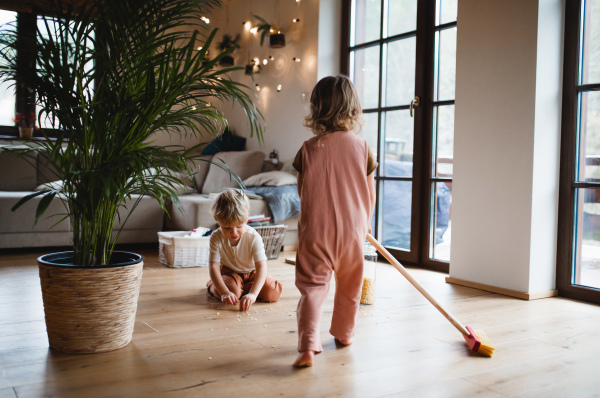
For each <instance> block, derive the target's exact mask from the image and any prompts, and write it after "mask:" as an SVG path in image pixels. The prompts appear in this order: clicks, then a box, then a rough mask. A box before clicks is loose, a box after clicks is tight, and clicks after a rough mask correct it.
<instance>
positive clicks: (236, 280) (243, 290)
mask: <svg viewBox="0 0 600 398" xmlns="http://www.w3.org/2000/svg"><path fill="white" fill-rule="evenodd" d="M255 275H256V271H252V272H246V273H238V272H235V271H233V270H232V269H230V268H228V267H226V266H223V267H221V276H222V277H223V282H224V283H225V286H227V289H229V291H230V292H232V293H233V294H235V295H236V296H237V298H238V299H239V298H240V297H242V295H243V294H247V293H248V292H250V289H252V286H254V277H255ZM206 287H207V288H208V292H209V293H210V295H211V296H213V297H216V298H219V299H220V298H221V295H220V294H219V292H218V291H217V288H216V287H215V284H214V283H213V281H212V280H209V281H208V283H207V284H206ZM282 290H283V286H282V285H281V283H280V282H279V281H276V280H275V279H273V278H271V277H270V276H268V275H267V279H266V280H265V284H264V285H263V287H262V289H261V290H260V293H258V299H259V300H260V301H267V302H275V301H277V300H279V297H281V291H282Z"/></svg>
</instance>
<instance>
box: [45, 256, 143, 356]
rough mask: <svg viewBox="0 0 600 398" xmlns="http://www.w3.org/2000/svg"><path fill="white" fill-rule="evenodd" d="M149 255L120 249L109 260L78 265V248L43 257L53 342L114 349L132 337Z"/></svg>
mask: <svg viewBox="0 0 600 398" xmlns="http://www.w3.org/2000/svg"><path fill="white" fill-rule="evenodd" d="M143 260H144V257H143V256H141V255H139V254H135V253H127V252H114V253H113V255H112V259H111V263H110V264H109V265H107V266H95V267H81V266H77V265H72V262H73V252H61V253H52V254H46V255H44V256H41V257H39V258H38V266H39V271H40V281H41V285H42V298H43V301H44V313H45V318H46V329H47V333H48V341H49V343H50V348H52V349H54V350H57V351H61V352H66V353H73V354H91V353H99V352H106V351H113V350H117V349H119V348H122V347H125V346H126V345H127V344H129V342H130V341H131V337H132V335H133V325H134V323H135V314H136V310H137V301H138V297H139V292H140V285H141V281H142V269H143V266H144V262H143Z"/></svg>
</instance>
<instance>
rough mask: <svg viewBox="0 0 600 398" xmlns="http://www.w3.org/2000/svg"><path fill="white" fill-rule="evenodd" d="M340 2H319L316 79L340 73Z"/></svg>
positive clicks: (326, 0) (329, 0)
mask: <svg viewBox="0 0 600 398" xmlns="http://www.w3.org/2000/svg"><path fill="white" fill-rule="evenodd" d="M341 20H342V1H341V0H321V1H319V52H318V54H319V56H318V61H319V62H318V66H317V77H318V79H319V80H320V79H322V78H324V77H326V76H332V75H337V74H339V73H340V50H341V46H340V43H341V42H342V28H341V23H342V21H341Z"/></svg>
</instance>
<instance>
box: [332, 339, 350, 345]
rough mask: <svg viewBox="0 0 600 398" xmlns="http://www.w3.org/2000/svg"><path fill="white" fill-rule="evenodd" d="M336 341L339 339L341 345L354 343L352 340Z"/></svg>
mask: <svg viewBox="0 0 600 398" xmlns="http://www.w3.org/2000/svg"><path fill="white" fill-rule="evenodd" d="M335 341H337V342H338V343H340V344H341V345H350V344H352V340H342V339H335Z"/></svg>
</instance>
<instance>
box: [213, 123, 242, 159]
mask: <svg viewBox="0 0 600 398" xmlns="http://www.w3.org/2000/svg"><path fill="white" fill-rule="evenodd" d="M245 148H246V139H245V138H244V137H238V136H237V135H233V133H232V132H231V129H230V128H229V127H227V128H225V131H223V134H221V135H220V136H218V137H217V138H215V139H214V140H212V141H211V142H210V143H209V144H208V145H207V146H205V147H204V149H203V150H202V155H214V154H215V153H218V152H231V151H243V150H244V149H245Z"/></svg>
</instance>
